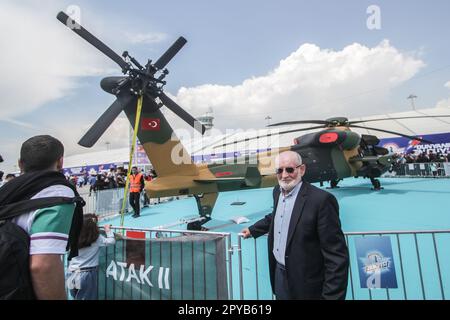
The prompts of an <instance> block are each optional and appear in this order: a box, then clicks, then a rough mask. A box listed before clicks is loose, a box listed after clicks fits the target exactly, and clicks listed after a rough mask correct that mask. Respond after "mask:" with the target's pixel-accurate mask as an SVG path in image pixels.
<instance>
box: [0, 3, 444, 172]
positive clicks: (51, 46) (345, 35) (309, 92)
mask: <svg viewBox="0 0 450 320" xmlns="http://www.w3.org/2000/svg"><path fill="white" fill-rule="evenodd" d="M61 10H63V11H66V12H67V13H68V14H70V15H73V16H74V17H77V19H78V20H79V21H80V23H81V24H82V25H83V26H84V27H85V28H87V29H88V30H89V31H90V32H91V33H93V34H95V35H96V36H97V37H99V38H100V39H102V40H103V41H104V42H105V43H106V44H108V45H109V46H110V47H111V48H112V49H113V50H115V51H116V52H117V53H118V54H121V53H122V52H123V51H124V50H128V51H129V52H130V54H131V55H132V56H134V57H136V58H137V60H139V61H140V62H141V63H142V64H145V63H146V61H147V59H152V60H153V61H155V60H156V59H157V58H158V57H159V56H160V55H161V54H162V53H163V52H164V51H165V50H166V49H167V47H169V46H170V45H171V44H172V43H173V41H175V40H176V39H177V38H178V37H179V36H184V37H185V38H186V39H187V40H188V43H187V44H186V45H185V46H184V47H183V49H182V50H181V51H180V53H179V54H178V55H177V56H176V57H175V58H174V59H173V60H172V61H171V62H170V64H169V65H168V66H167V67H168V69H169V71H170V74H169V75H168V76H167V78H166V80H167V82H168V84H167V85H166V87H165V92H166V93H168V94H169V95H171V96H172V97H173V98H174V99H175V100H176V101H177V102H178V103H179V104H180V105H181V106H182V107H184V108H185V109H186V110H188V112H190V113H192V114H193V115H194V116H198V115H201V114H203V113H205V112H206V111H207V110H208V108H212V109H213V112H214V116H215V125H216V128H218V129H220V130H222V131H223V132H225V130H226V129H238V128H240V129H244V130H246V129H250V128H254V129H258V128H262V127H264V126H265V125H266V124H267V122H266V120H265V118H266V117H267V116H270V117H271V118H272V122H278V121H287V120H293V119H315V118H318V119H323V118H326V117H332V116H347V117H349V118H352V117H358V116H368V115H373V114H380V113H392V112H399V111H405V110H409V109H410V108H411V106H410V101H409V100H407V99H406V97H407V96H409V95H410V94H411V93H414V94H415V95H417V96H418V98H417V100H416V102H415V103H416V106H417V108H433V107H439V108H448V107H449V104H450V99H449V97H450V61H449V59H448V57H449V56H450V45H449V43H448V41H447V38H448V31H449V30H450V20H449V19H448V12H450V2H449V1H447V0H435V1H433V2H432V4H430V2H427V1H424V0H417V1H406V0H398V1H376V0H371V1H364V0H347V1H332V0H330V1H324V0H322V1H315V2H313V1H300V0H277V1H274V0H273V1H272V0H270V1H269V0H263V1H261V0H258V1H257V0H246V1H239V0H228V1H212V0H195V1H183V0H168V1H145V0H136V1H127V2H125V1H115V0H110V1H106V0H101V1H100V0H98V1H56V0H46V1H37V0H35V1H31V0H22V1H13V0H1V1H0V39H1V44H2V46H1V47H2V50H0V61H1V64H0V70H1V75H2V76H1V77H0V96H1V100H0V101H1V105H0V137H1V138H0V141H1V144H0V154H1V155H2V156H3V158H4V159H5V162H4V163H2V164H0V170H3V171H6V172H8V171H12V170H14V169H15V167H14V165H15V164H16V162H17V158H18V155H19V150H20V145H21V143H22V142H23V141H24V140H26V139H27V138H29V137H31V136H33V135H37V134H51V135H54V136H56V137H58V138H60V139H61V140H62V141H63V143H64V144H65V146H66V154H67V155H71V154H76V153H83V152H89V151H91V149H86V148H83V147H80V146H78V145H77V141H78V140H79V139H80V138H81V136H82V135H83V133H84V132H85V131H86V130H87V129H88V128H89V127H90V125H91V124H92V123H93V122H94V121H95V120H96V119H97V118H98V116H100V114H102V113H103V111H104V110H105V109H106V108H107V107H108V106H109V105H110V104H111V103H112V102H113V100H114V97H113V96H111V95H108V94H107V93H105V92H103V91H102V90H101V89H100V87H99V82H100V80H101V79H102V77H104V76H109V75H119V73H120V70H119V69H118V67H117V66H116V65H115V64H114V63H113V62H111V61H110V60H109V59H108V58H107V57H105V56H103V55H102V54H101V53H99V52H98V51H97V50H96V49H95V48H92V47H91V46H90V45H89V44H87V43H85V42H84V41H83V40H82V39H81V38H79V37H78V36H77V35H75V34H74V33H73V32H71V31H70V30H69V29H67V28H66V27H64V26H63V25H62V24H61V23H60V22H59V21H58V20H56V14H57V13H58V12H59V11H61ZM378 18H379V19H378ZM168 116H169V117H170V119H171V121H172V122H173V126H174V127H176V128H178V127H181V128H182V127H185V125H184V124H183V123H182V122H181V121H179V120H178V119H176V118H175V117H173V116H172V114H171V113H170V112H168ZM105 142H109V147H112V148H119V147H124V146H126V145H127V143H128V123H127V122H126V121H125V120H124V119H123V118H122V117H121V118H118V119H117V120H116V121H115V122H114V123H113V125H112V126H111V128H110V129H109V130H108V131H107V133H106V134H105V135H104V136H103V137H102V138H101V139H100V140H99V142H98V143H97V144H96V145H95V146H94V148H93V149H94V150H105V149H106V146H107V145H106V143H105Z"/></svg>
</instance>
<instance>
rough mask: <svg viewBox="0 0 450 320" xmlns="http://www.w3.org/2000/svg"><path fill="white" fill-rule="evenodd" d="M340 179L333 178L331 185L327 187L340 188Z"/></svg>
mask: <svg viewBox="0 0 450 320" xmlns="http://www.w3.org/2000/svg"><path fill="white" fill-rule="evenodd" d="M340 180H341V179H333V180H330V186H329V187H328V188H327V189H336V188H339V187H338V183H339V181H340Z"/></svg>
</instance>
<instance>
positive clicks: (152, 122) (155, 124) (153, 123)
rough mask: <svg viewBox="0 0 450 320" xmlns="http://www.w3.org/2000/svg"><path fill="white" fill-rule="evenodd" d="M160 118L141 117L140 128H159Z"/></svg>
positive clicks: (149, 129)
mask: <svg viewBox="0 0 450 320" xmlns="http://www.w3.org/2000/svg"><path fill="white" fill-rule="evenodd" d="M160 123H161V119H159V118H142V119H141V128H142V130H147V131H158V130H159V129H160Z"/></svg>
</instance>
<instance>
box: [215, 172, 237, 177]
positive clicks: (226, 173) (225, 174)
mask: <svg viewBox="0 0 450 320" xmlns="http://www.w3.org/2000/svg"><path fill="white" fill-rule="evenodd" d="M231 175H233V172H231V171H224V172H217V173H216V174H215V176H216V177H224V176H231Z"/></svg>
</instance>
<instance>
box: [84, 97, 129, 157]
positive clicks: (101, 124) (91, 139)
mask: <svg viewBox="0 0 450 320" xmlns="http://www.w3.org/2000/svg"><path fill="white" fill-rule="evenodd" d="M134 99H135V97H134V96H132V95H129V94H127V95H118V96H117V99H116V100H115V101H114V102H113V103H112V104H111V106H109V108H108V109H106V111H105V112H104V113H103V114H102V115H101V116H100V118H98V119H97V121H96V122H95V123H94V124H93V125H92V127H91V128H90V129H89V130H88V131H87V132H86V134H85V135H84V136H83V137H82V138H81V139H80V141H79V142H78V144H79V145H80V146H83V147H87V148H90V147H92V146H93V145H94V144H95V143H96V142H97V141H98V139H100V137H101V136H102V134H103V133H104V132H105V131H106V129H108V127H109V126H110V125H111V123H112V122H113V121H114V120H115V119H116V118H117V116H118V115H119V114H120V112H122V110H123V109H125V108H126V107H127V106H128V105H129V104H130V103H131V102H132V101H133V100H134Z"/></svg>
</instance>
